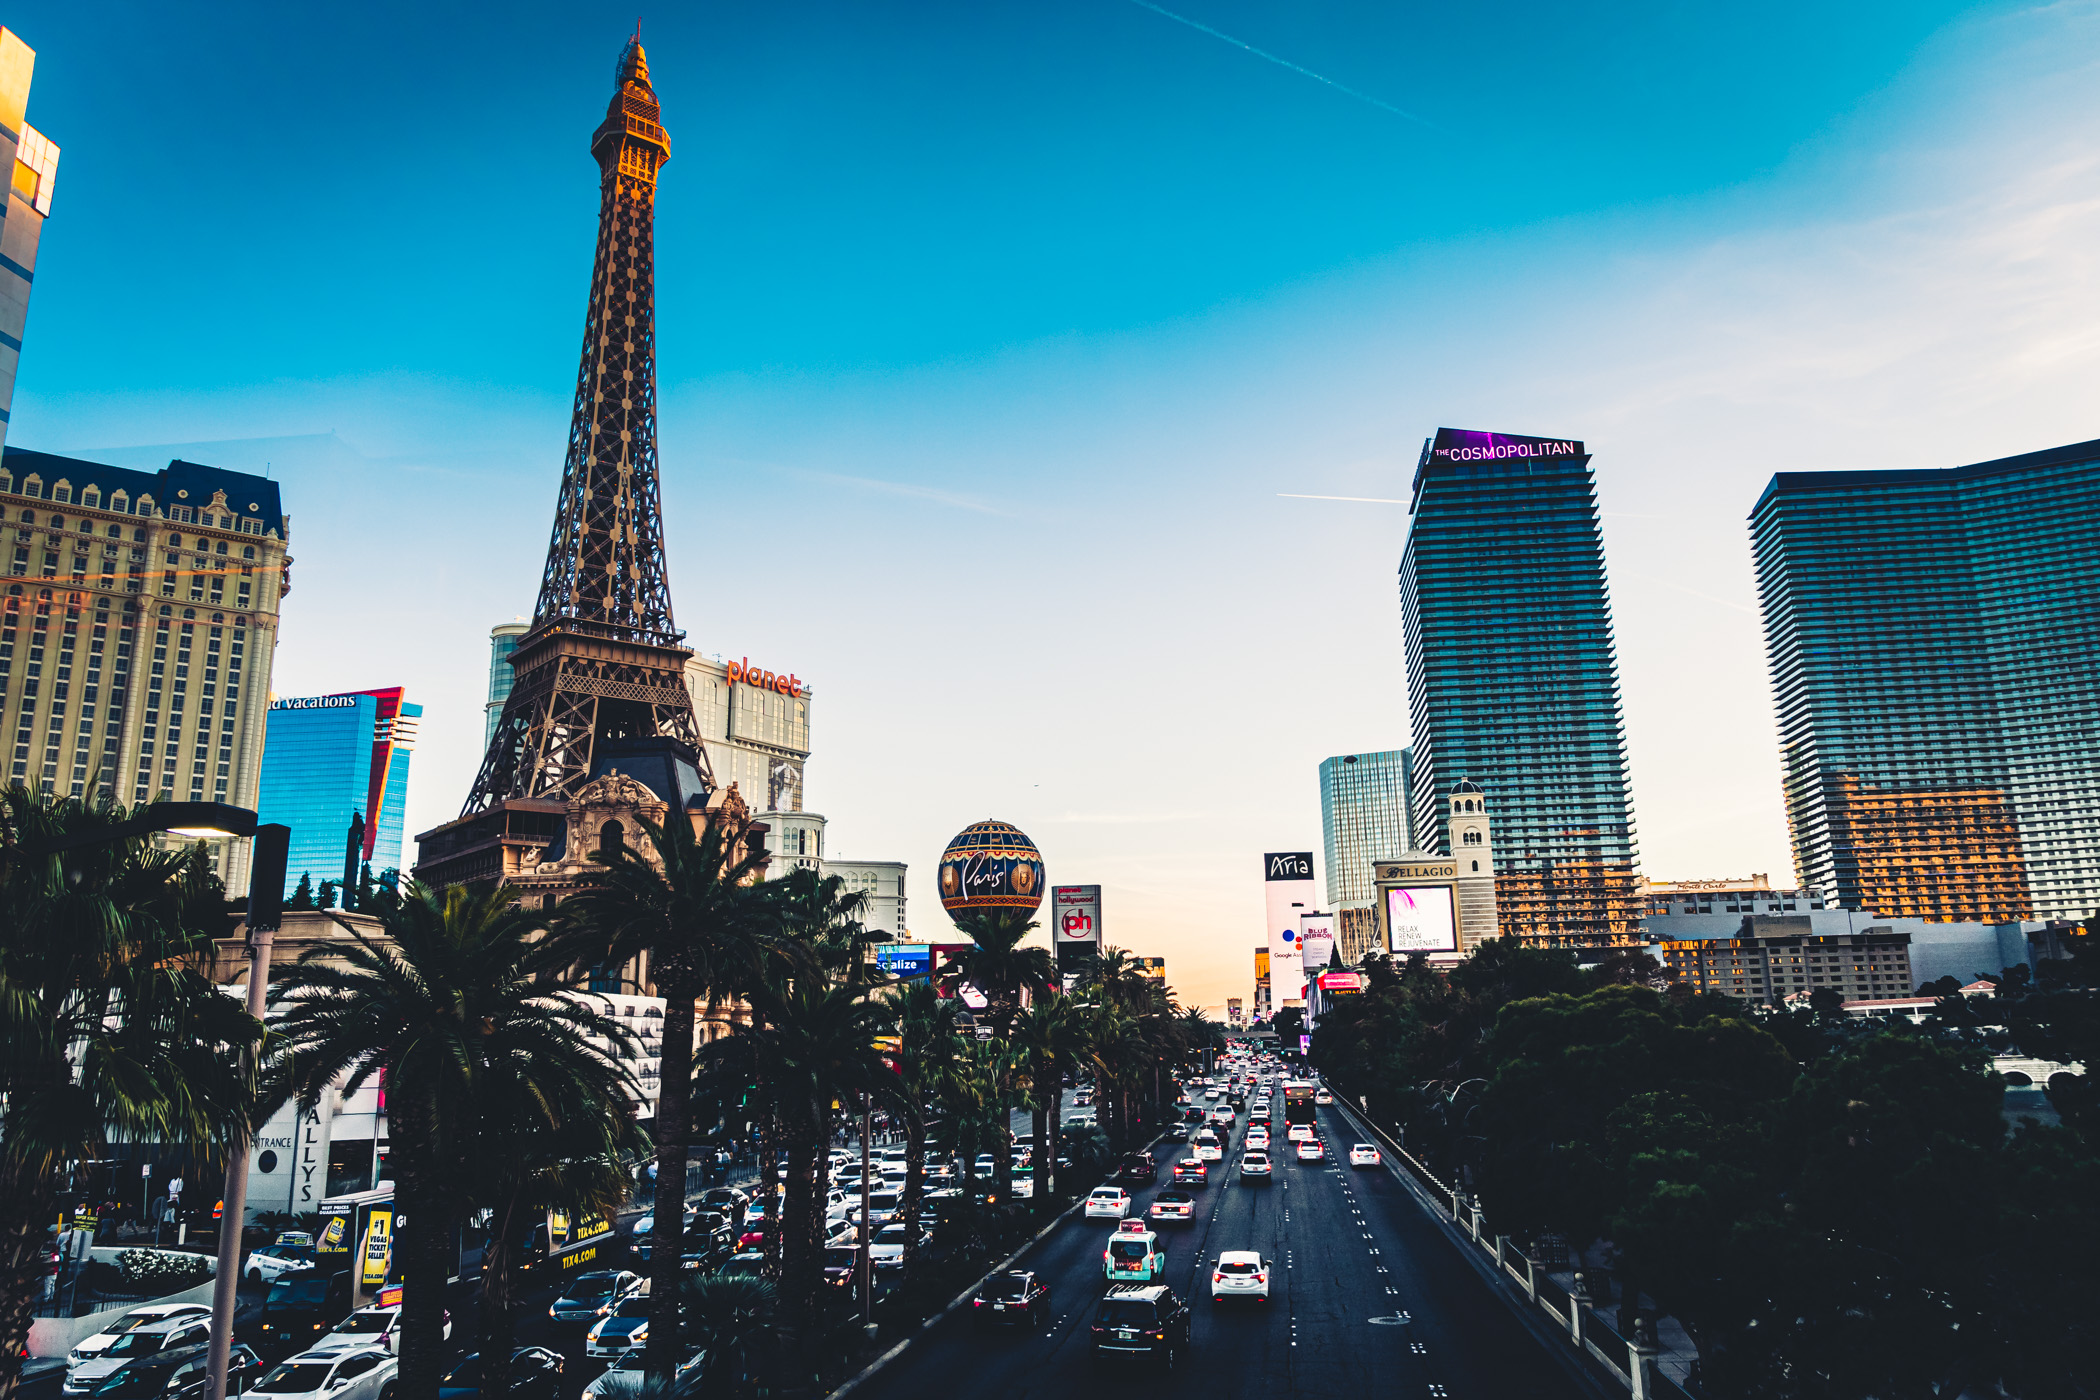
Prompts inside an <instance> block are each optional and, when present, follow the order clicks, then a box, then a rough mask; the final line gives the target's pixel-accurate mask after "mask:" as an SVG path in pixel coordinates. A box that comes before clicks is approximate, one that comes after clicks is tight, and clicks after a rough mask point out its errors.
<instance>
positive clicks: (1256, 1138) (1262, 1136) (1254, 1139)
mask: <svg viewBox="0 0 2100 1400" xmlns="http://www.w3.org/2000/svg"><path fill="white" fill-rule="evenodd" d="M1246 1146H1247V1149H1248V1150H1249V1151H1250V1152H1251V1151H1253V1150H1254V1149H1255V1148H1257V1147H1258V1148H1260V1149H1262V1150H1263V1151H1265V1152H1266V1151H1267V1150H1268V1147H1269V1130H1268V1129H1267V1128H1264V1127H1260V1126H1256V1127H1252V1128H1249V1129H1247V1143H1246Z"/></svg>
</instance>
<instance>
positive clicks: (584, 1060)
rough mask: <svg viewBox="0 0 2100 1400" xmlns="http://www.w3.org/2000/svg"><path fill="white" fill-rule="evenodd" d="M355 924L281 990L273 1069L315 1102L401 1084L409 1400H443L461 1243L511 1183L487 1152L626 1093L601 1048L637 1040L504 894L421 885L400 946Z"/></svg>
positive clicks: (396, 1093) (393, 921)
mask: <svg viewBox="0 0 2100 1400" xmlns="http://www.w3.org/2000/svg"><path fill="white" fill-rule="evenodd" d="M343 927H344V929H345V931H346V932H347V933H348V934H349V938H348V940H347V941H344V942H339V943H335V944H332V945H330V946H327V947H324V948H316V949H314V950H313V951H311V952H309V953H308V954H307V955H306V956H305V957H303V958H301V959H300V961H299V963H298V964H297V965H296V966H294V967H293V968H292V969H291V971H290V972H289V973H288V974H287V975H286V976H285V978H284V979H283V980H282V982H281V983H280V985H279V987H278V988H277V989H276V995H275V996H274V997H273V1000H274V1001H276V1002H278V1003H279V1004H281V1005H283V1006H284V1008H285V1010H284V1012H283V1015H282V1016H281V1018H280V1019H279V1021H278V1026H277V1029H278V1032H279V1034H278V1036H277V1037H276V1043H277V1046H278V1055H277V1059H276V1060H275V1062H274V1066H273V1069H274V1072H275V1074H276V1076H277V1077H278V1082H279V1083H280V1084H281V1086H282V1088H283V1090H284V1091H285V1092H287V1093H290V1094H296V1095H297V1096H298V1098H299V1100H300V1101H301V1102H302V1103H304V1104H312V1103H314V1102H316V1101H317V1100H318V1099H319V1098H320V1096H321V1095H322V1094H323V1093H325V1092H328V1091H330V1090H331V1089H333V1088H335V1087H336V1086H338V1085H341V1086H344V1087H345V1088H346V1089H348V1090H355V1089H356V1088H358V1087H359V1086H361V1085H362V1084H363V1083H364V1082H365V1081H366V1080H368V1079H370V1078H371V1077H372V1076H374V1075H376V1074H381V1073H384V1074H385V1076H386V1089H387V1117H388V1122H389V1126H390V1127H391V1129H392V1142H393V1169H394V1179H395V1183H396V1185H395V1202H396V1205H397V1207H398V1210H399V1215H400V1218H401V1219H402V1220H403V1221H404V1222H406V1223H405V1226H404V1228H403V1230H402V1231H401V1235H400V1244H399V1248H400V1251H401V1260H402V1268H401V1276H402V1282H403V1284H404V1285H405V1286H404V1288H403V1290H402V1316H401V1353H400V1355H401V1371H400V1385H401V1392H402V1395H403V1397H404V1400H432V1397H434V1396H435V1395H436V1394H437V1383H438V1376H439V1373H440V1372H441V1371H442V1370H443V1369H444V1364H443V1363H444V1357H443V1354H442V1342H443V1338H442V1335H441V1329H442V1319H443V1316H444V1302H445V1296H444V1295H445V1281H446V1278H447V1276H448V1275H449V1272H450V1269H449V1261H448V1260H447V1257H446V1253H447V1244H448V1242H449V1241H451V1240H452V1239H454V1238H455V1237H456V1235H457V1233H458V1230H459V1225H460V1222H461V1220H462V1219H463V1218H464V1216H465V1214H466V1212H467V1210H468V1208H469V1207H470V1206H471V1205H472V1204H473V1203H474V1200H475V1197H476V1194H477V1189H478V1183H481V1182H483V1181H485V1180H486V1179H488V1178H489V1177H491V1176H492V1175H493V1174H494V1173H495V1172H496V1170H497V1168H496V1165H495V1164H494V1163H493V1162H491V1161H489V1160H486V1158H485V1155H484V1154H487V1153H489V1152H492V1151H494V1150H497V1149H498V1148H499V1145H502V1144H504V1142H505V1139H506V1137H507V1136H508V1135H509V1134H512V1133H514V1132H515V1131H517V1129H518V1124H517V1123H516V1121H515V1119H516V1117H517V1115H518V1113H519V1111H520V1105H521V1104H523V1103H524V1102H525V1101H527V1100H530V1099H532V1098H540V1099H543V1100H546V1101H548V1102H550V1103H561V1102H563V1101H565V1100H572V1099H573V1098H575V1097H577V1096H579V1094H580V1086H589V1088H590V1089H592V1090H594V1091H602V1090H603V1088H604V1087H605V1086H606V1085H607V1084H617V1083H618V1082H619V1071H618V1069H617V1068H616V1067H614V1066H613V1065H612V1064H611V1062H610V1060H609V1059H608V1057H607V1056H606V1055H605V1053H604V1052H603V1051H601V1050H600V1049H599V1048H598V1046H597V1045H596V1044H594V1043H593V1041H594V1039H595V1040H601V1041H607V1042H612V1043H618V1042H619V1040H620V1039H621V1038H622V1037H623V1036H624V1034H625V1032H623V1031H622V1030H621V1028H620V1027H619V1025H618V1023H617V1022H615V1021H614V1020H613V1019H612V1018H610V1017H608V1016H605V1015H603V1014H602V1013H600V1012H599V1011H597V1010H595V1009H593V1008H592V1007H590V1006H588V1005H586V1004H585V1003H584V1002H583V1001H582V1000H581V999H579V998H577V997H575V996H572V995H569V994H567V993H565V992H564V990H563V989H562V986H561V984H560V983H559V981H558V980H557V976H558V974H559V972H560V971H561V969H562V962H561V959H560V958H559V956H558V955H555V954H551V953H550V951H549V949H548V948H547V946H546V945H545V944H544V943H542V942H540V941H538V934H539V929H538V927H537V925H536V921H535V919H534V916H533V915H532V914H530V913H528V912H527V911H525V910H522V909H519V908H518V907H516V906H515V905H514V904H513V903H512V895H511V893H510V892H509V891H508V890H505V889H503V888H501V887H500V886H499V887H498V888H496V889H493V890H490V891H488V892H486V893H480V894H477V893H473V892H471V891H469V890H468V889H466V888H464V887H461V886H454V887H452V888H450V889H446V890H443V891H434V890H431V889H429V888H428V887H426V886H422V885H420V884H418V885H412V886H410V888H409V890H408V891H407V893H406V894H404V896H403V897H402V899H401V901H400V902H399V904H398V905H395V906H393V907H392V908H391V909H389V910H388V912H387V913H386V914H385V915H384V916H383V919H382V928H383V930H384V932H385V935H386V937H385V938H384V939H377V938H373V937H370V936H368V935H366V934H365V933H364V932H362V931H361V930H359V929H356V928H352V927H350V926H349V925H347V924H345V925H343ZM492 1114H493V1116H494V1119H495V1121H494V1123H493V1124H492V1123H491V1121H490V1117H491V1115H492ZM491 1364H495V1363H493V1362H492V1363H491Z"/></svg>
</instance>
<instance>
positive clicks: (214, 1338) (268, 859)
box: [146, 802, 292, 1400]
mask: <svg viewBox="0 0 2100 1400" xmlns="http://www.w3.org/2000/svg"><path fill="white" fill-rule="evenodd" d="M169 808H189V809H217V810H215V811H214V810H192V811H188V812H183V813H179V814H175V816H174V818H173V819H174V820H181V821H188V822H194V823H195V825H192V826H190V827H188V828H187V831H189V832H196V831H205V832H210V831H214V830H216V831H219V832H225V831H226V830H227V828H225V827H212V826H208V825H207V823H211V822H217V821H221V820H227V819H231V820H233V821H234V822H236V823H238V822H239V821H240V820H241V819H243V818H245V820H246V825H247V831H245V832H240V833H238V834H241V835H252V836H253V837H254V838H255V844H254V845H253V846H251V847H250V848H249V851H248V920H247V923H248V1014H249V1015H250V1016H253V1017H254V1018H255V1019H256V1020H258V1021H260V1020H261V1019H262V1018H263V1007H264V1004H265V1003H266V1002H267V1001H268V999H269V991H270V944H271V935H273V934H274V933H276V932H277V927H278V925H279V924H280V923H282V922H283V919H284V868H285V865H286V863H287V862H288V861H289V860H290V858H291V844H292V829H291V828H290V827H288V826H283V825H280V824H278V823H275V822H271V823H267V824H265V825H261V826H258V825H256V821H255V813H253V812H250V811H246V810H245V809H243V808H239V807H227V806H225V805H224V804H222V803H216V802H159V803H155V804H154V805H153V806H152V807H149V808H147V809H146V810H147V814H148V816H151V815H153V814H154V813H165V812H166V809H169ZM162 829H163V830H171V829H173V828H162ZM229 834H232V833H229ZM249 1053H250V1058H249V1061H248V1066H247V1068H248V1071H249V1080H250V1083H251V1084H252V1083H253V1080H254V1071H255V1061H254V1059H253V1053H254V1052H253V1051H251V1052H249ZM250 1146H252V1144H251V1143H250V1141H249V1135H248V1132H247V1129H246V1128H242V1129H241V1130H240V1131H238V1132H236V1133H235V1135H234V1139H233V1141H232V1142H231V1143H229V1144H228V1145H227V1149H226V1186H225V1189H224V1190H223V1191H222V1192H221V1194H220V1198H219V1199H220V1205H219V1264H218V1272H217V1274H216V1275H214V1276H213V1279H212V1290H211V1352H210V1356H209V1359H208V1361H207V1363H206V1365H207V1368H208V1370H207V1374H208V1375H209V1377H210V1384H209V1387H208V1391H207V1394H208V1397H209V1400H226V1366H227V1362H228V1361H230V1360H231V1359H232V1356H233V1305H234V1291H235V1290H236V1289H237V1288H238V1287H239V1286H240V1281H241V1221H242V1218H243V1217H244V1216H245V1215H246V1213H247V1208H248V1149H249V1147H250Z"/></svg>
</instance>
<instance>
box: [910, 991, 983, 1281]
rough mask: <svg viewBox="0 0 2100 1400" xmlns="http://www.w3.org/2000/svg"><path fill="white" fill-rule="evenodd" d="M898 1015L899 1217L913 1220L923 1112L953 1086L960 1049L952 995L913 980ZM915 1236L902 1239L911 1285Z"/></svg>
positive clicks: (921, 1181)
mask: <svg viewBox="0 0 2100 1400" xmlns="http://www.w3.org/2000/svg"><path fill="white" fill-rule="evenodd" d="M891 1005H892V1006H893V1007H894V1009H895V1010H896V1013H897V1034H898V1038H899V1041H900V1043H901V1048H902V1052H903V1053H902V1054H901V1055H899V1056H898V1060H897V1068H898V1075H899V1078H900V1080H901V1081H902V1082H901V1083H900V1084H899V1086H898V1092H899V1094H900V1096H901V1097H902V1100H903V1104H902V1111H903V1115H904V1201H903V1206H904V1209H903V1218H904V1219H905V1220H906V1221H910V1222H916V1221H917V1220H918V1219H919V1206H920V1203H921V1201H922V1200H923V1199H924V1198H925V1193H926V1110H927V1106H928V1105H929V1104H932V1103H935V1102H937V1101H939V1100H941V1099H943V1098H944V1097H945V1096H946V1095H947V1093H948V1091H949V1089H950V1087H951V1086H952V1085H953V1084H954V1082H955V1080H956V1077H957V1074H958V1070H959V1067H960V1064H961V1061H962V1057H963V1054H964V1051H965V1048H966V1047H965V1044H964V1038H963V1033H962V1027H961V1022H960V1018H959V1015H958V1010H959V1007H960V1003H959V1002H957V1000H956V999H955V998H954V997H944V996H942V995H941V994H940V993H939V992H937V991H935V990H934V987H933V984H932V983H930V982H914V983H912V984H911V985H910V986H909V987H906V988H905V989H904V990H903V991H902V992H901V993H900V994H899V995H898V996H897V998H896V1000H895V1001H894V1002H892V1003H891ZM918 1257H919V1232H918V1231H917V1230H910V1231H907V1232H906V1233H905V1236H904V1281H905V1283H906V1285H907V1286H909V1284H910V1283H911V1281H912V1278H913V1270H914V1268H915V1267H916V1266H917V1264H918Z"/></svg>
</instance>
